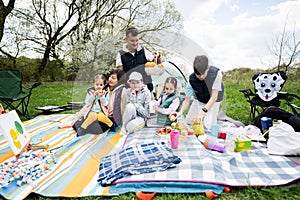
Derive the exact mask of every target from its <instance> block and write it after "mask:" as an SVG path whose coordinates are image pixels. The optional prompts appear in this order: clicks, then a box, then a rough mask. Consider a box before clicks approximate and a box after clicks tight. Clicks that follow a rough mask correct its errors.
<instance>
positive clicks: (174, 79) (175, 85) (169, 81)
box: [164, 76, 177, 90]
mask: <svg viewBox="0 0 300 200" xmlns="http://www.w3.org/2000/svg"><path fill="white" fill-rule="evenodd" d="M167 83H171V84H172V85H173V86H174V88H175V90H176V89H177V79H176V78H175V77H172V76H171V77H168V78H167V79H166V81H165V85H164V87H166V84H167Z"/></svg>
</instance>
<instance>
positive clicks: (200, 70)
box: [193, 55, 208, 75]
mask: <svg viewBox="0 0 300 200" xmlns="http://www.w3.org/2000/svg"><path fill="white" fill-rule="evenodd" d="M193 66H194V72H195V74H198V75H202V74H204V73H205V71H206V70H207V68H208V58H207V56H205V55H202V56H196V57H195V60H194V64H193Z"/></svg>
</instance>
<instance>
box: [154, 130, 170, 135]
mask: <svg viewBox="0 0 300 200" xmlns="http://www.w3.org/2000/svg"><path fill="white" fill-rule="evenodd" d="M171 131H172V129H171V128H161V129H158V130H157V131H156V134H157V135H168V134H169V133H171Z"/></svg>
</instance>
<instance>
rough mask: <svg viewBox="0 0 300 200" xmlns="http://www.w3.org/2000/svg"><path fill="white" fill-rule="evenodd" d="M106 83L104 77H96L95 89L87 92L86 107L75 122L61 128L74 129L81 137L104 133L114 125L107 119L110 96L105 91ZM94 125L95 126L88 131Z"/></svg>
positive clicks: (76, 115)
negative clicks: (96, 124) (87, 134)
mask: <svg viewBox="0 0 300 200" xmlns="http://www.w3.org/2000/svg"><path fill="white" fill-rule="evenodd" d="M105 83H106V77H105V76H104V75H96V76H95V77H94V79H93V87H92V88H89V89H88V90H87V95H86V98H85V104H86V105H85V106H84V107H83V108H82V109H81V110H80V111H79V112H77V113H76V114H75V116H74V120H72V121H69V122H63V123H62V124H61V125H60V128H66V127H73V128H74V129H75V130H76V131H77V134H78V135H79V136H80V135H84V134H85V133H87V132H90V133H93V134H98V133H102V132H104V131H106V130H107V129H108V128H109V127H111V126H112V124H113V123H112V121H111V120H110V119H109V118H108V117H107V115H108V104H109V98H110V96H109V94H108V93H107V92H106V91H105V90H104V86H105ZM94 123H99V125H100V126H94V125H95V124H94ZM92 124H94V125H93V126H92V127H91V128H90V129H88V130H86V129H87V128H88V127H89V126H90V125H92ZM100 129H101V130H100Z"/></svg>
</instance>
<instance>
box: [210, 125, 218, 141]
mask: <svg viewBox="0 0 300 200" xmlns="http://www.w3.org/2000/svg"><path fill="white" fill-rule="evenodd" d="M219 128H220V127H219V125H212V126H211V132H210V134H211V136H214V137H216V138H217V137H218V133H219Z"/></svg>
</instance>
